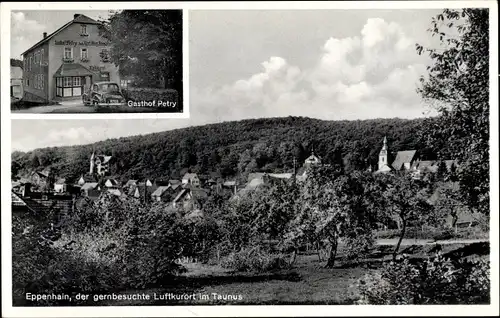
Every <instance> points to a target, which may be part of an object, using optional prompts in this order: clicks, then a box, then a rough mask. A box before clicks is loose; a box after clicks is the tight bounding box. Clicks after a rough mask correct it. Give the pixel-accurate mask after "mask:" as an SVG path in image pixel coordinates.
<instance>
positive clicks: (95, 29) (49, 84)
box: [22, 14, 120, 102]
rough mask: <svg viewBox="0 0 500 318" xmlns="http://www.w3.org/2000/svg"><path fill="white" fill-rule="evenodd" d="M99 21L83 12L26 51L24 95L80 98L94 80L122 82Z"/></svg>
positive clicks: (35, 99)
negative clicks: (100, 31)
mask: <svg viewBox="0 0 500 318" xmlns="http://www.w3.org/2000/svg"><path fill="white" fill-rule="evenodd" d="M99 25H100V22H98V21H96V20H94V19H91V18H89V17H87V16H85V15H82V14H75V15H74V17H73V20H71V21H69V22H68V23H66V24H65V25H63V26H61V27H60V28H59V29H57V30H56V31H54V32H53V33H51V34H49V35H47V33H46V32H44V33H43V35H42V34H41V39H40V41H39V42H38V43H35V44H34V45H33V46H32V47H31V48H29V49H28V50H26V51H25V52H24V53H23V54H22V57H23V63H24V72H23V91H24V93H23V98H24V100H26V101H32V102H48V101H51V100H56V101H57V100H65V99H81V96H82V94H83V93H84V89H85V88H86V87H88V86H89V85H91V84H92V83H95V82H103V81H112V82H116V83H118V84H119V85H120V77H119V74H118V67H116V66H115V65H114V64H113V63H112V62H111V59H110V42H109V41H108V40H107V39H105V38H104V37H102V36H101V35H100V34H99Z"/></svg>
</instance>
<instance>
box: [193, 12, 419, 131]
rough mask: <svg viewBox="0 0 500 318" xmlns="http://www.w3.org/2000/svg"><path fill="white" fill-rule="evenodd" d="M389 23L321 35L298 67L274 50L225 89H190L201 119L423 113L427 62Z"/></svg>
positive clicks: (379, 21)
mask: <svg viewBox="0 0 500 318" xmlns="http://www.w3.org/2000/svg"><path fill="white" fill-rule="evenodd" d="M415 42H416V41H415V40H414V39H412V38H410V37H408V36H407V35H406V34H405V33H404V32H403V29H402V28H401V27H400V26H399V25H398V24H397V23H394V22H386V21H385V20H383V19H379V18H375V19H368V20H367V21H366V23H365V25H364V26H363V28H362V29H361V30H360V32H359V34H358V35H356V36H352V37H345V38H334V37H331V38H329V39H326V41H325V43H324V45H323V46H322V48H321V52H319V54H318V52H314V50H313V49H312V50H311V54H315V53H316V54H318V59H317V62H316V64H315V65H313V66H312V67H310V68H308V69H304V70H301V69H300V68H299V67H298V66H295V65H291V64H290V63H288V61H287V60H286V59H285V58H284V57H279V56H273V57H270V58H269V59H268V60H267V61H264V62H263V63H262V64H261V67H262V70H261V71H260V72H258V73H255V74H254V75H251V76H249V77H248V78H245V79H240V80H237V81H235V82H234V83H232V84H228V85H225V86H223V87H222V88H208V89H205V90H197V89H193V88H192V90H191V104H192V107H191V110H192V113H193V112H194V114H193V116H196V115H195V114H197V115H198V116H200V117H202V118H203V119H204V120H201V121H207V122H210V121H213V120H214V119H216V120H221V119H222V120H231V119H243V118H253V117H274V116H289V115H300V116H310V117H317V118H323V119H364V118H374V117H405V118H414V117H421V116H423V114H424V112H425V111H426V107H425V106H423V105H422V101H421V99H420V97H419V96H418V94H417V92H416V87H417V86H416V85H417V82H418V78H419V77H420V76H421V75H422V74H424V72H425V67H426V63H427V61H426V60H424V59H423V58H422V57H420V56H418V55H417V54H416V52H415V50H414V46H413V43H415Z"/></svg>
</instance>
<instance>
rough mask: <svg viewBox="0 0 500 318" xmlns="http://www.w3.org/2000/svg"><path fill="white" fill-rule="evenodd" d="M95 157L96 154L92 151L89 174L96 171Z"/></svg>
mask: <svg viewBox="0 0 500 318" xmlns="http://www.w3.org/2000/svg"><path fill="white" fill-rule="evenodd" d="M94 159H95V154H94V152H93V151H92V155H91V156H90V171H89V174H93V173H94Z"/></svg>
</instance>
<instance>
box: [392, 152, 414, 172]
mask: <svg viewBox="0 0 500 318" xmlns="http://www.w3.org/2000/svg"><path fill="white" fill-rule="evenodd" d="M416 153H417V151H416V150H405V151H398V153H397V155H396V159H394V161H393V162H392V167H393V168H394V169H395V170H401V168H402V167H403V165H404V164H405V163H406V162H412V161H413V159H414V158H415V154H416Z"/></svg>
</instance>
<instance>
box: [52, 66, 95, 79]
mask: <svg viewBox="0 0 500 318" xmlns="http://www.w3.org/2000/svg"><path fill="white" fill-rule="evenodd" d="M94 74H95V73H94V72H92V71H91V70H89V69H88V68H86V67H85V66H83V65H81V64H78V63H63V64H61V66H60V67H59V68H58V69H57V71H56V72H55V74H54V76H56V77H62V76H87V75H94Z"/></svg>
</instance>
